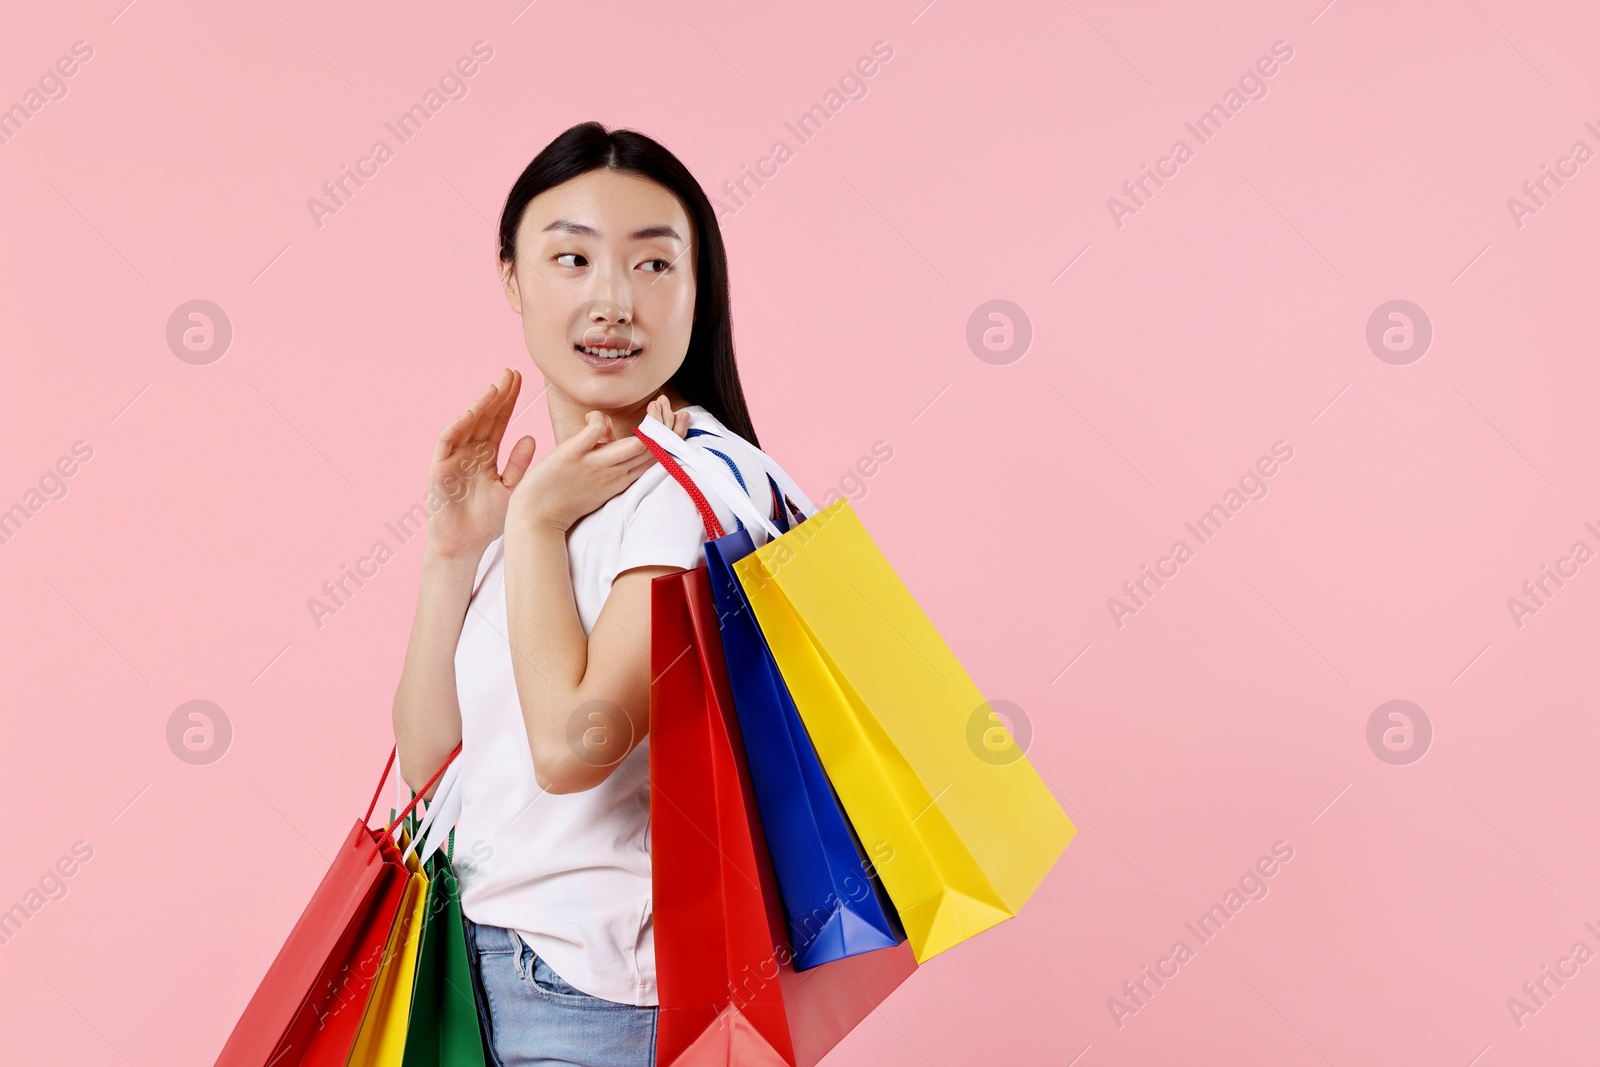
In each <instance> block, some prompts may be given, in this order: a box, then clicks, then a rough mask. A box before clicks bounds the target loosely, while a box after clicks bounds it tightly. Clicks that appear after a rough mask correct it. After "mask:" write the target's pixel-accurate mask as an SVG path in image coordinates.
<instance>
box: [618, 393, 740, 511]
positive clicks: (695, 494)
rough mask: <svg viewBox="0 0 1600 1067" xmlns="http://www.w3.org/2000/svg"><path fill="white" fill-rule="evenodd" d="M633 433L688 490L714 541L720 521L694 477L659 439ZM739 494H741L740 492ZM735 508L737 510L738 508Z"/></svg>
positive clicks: (673, 434)
mask: <svg viewBox="0 0 1600 1067" xmlns="http://www.w3.org/2000/svg"><path fill="white" fill-rule="evenodd" d="M645 417H646V418H647V419H648V418H650V416H648V415H647V416H645ZM657 425H659V426H661V428H662V429H663V430H666V432H667V434H668V435H669V436H670V437H672V438H673V439H674V440H677V439H678V435H677V434H675V433H673V432H672V431H671V430H667V428H666V426H665V425H664V424H662V423H661V422H660V420H657ZM633 433H634V436H635V437H637V438H639V440H641V441H643V442H644V447H646V448H648V449H649V450H650V454H651V455H653V456H655V457H656V459H657V461H659V462H660V464H661V465H662V466H663V467H665V468H666V469H667V473H668V474H670V475H672V478H673V480H674V481H675V482H677V483H678V484H679V485H681V486H683V488H684V489H685V490H686V491H687V492H688V494H689V498H690V499H691V500H693V501H694V506H695V510H697V511H699V512H700V520H701V521H702V522H704V523H705V525H706V538H707V539H708V540H712V541H715V540H716V539H717V538H719V537H721V536H722V522H721V520H720V519H718V518H717V513H716V512H715V511H712V510H711V505H710V504H709V503H708V502H707V501H706V498H705V494H703V493H702V492H700V487H699V486H697V485H696V484H695V483H694V479H693V478H691V477H689V475H688V474H686V473H685V472H684V469H683V468H682V467H681V466H679V465H678V461H677V459H675V458H674V457H673V454H672V453H671V452H670V451H668V450H667V448H666V446H665V445H663V444H662V443H661V442H660V441H658V440H656V439H654V438H652V437H650V436H647V435H646V434H642V433H640V432H639V431H638V430H634V431H633ZM740 495H741V496H743V494H742V493H741V494H740ZM735 510H736V511H737V510H738V509H735Z"/></svg>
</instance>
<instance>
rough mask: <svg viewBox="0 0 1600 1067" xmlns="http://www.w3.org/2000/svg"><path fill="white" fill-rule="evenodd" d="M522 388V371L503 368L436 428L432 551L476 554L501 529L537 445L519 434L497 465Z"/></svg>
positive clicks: (431, 476) (450, 554)
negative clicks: (464, 406) (463, 407)
mask: <svg viewBox="0 0 1600 1067" xmlns="http://www.w3.org/2000/svg"><path fill="white" fill-rule="evenodd" d="M521 389H522V373H521V372H520V371H514V370H510V369H507V370H506V372H505V373H504V374H502V375H501V376H500V380H499V381H498V382H496V383H495V384H494V385H491V386H489V388H488V389H486V390H484V391H483V392H482V393H481V394H479V396H478V398H477V399H476V400H474V401H473V402H472V406H471V407H469V408H467V410H466V411H464V412H462V413H461V414H460V415H458V416H456V418H455V419H454V420H453V421H452V422H451V423H450V424H449V425H448V426H446V427H445V428H444V430H443V431H441V432H440V434H439V440H438V443H437V444H436V445H435V446H434V449H433V459H432V461H431V462H430V463H429V465H428V488H429V491H430V492H429V497H430V505H429V507H430V514H429V516H428V550H429V551H430V552H432V553H433V554H434V555H435V556H437V557H440V558H442V559H459V558H466V557H472V558H474V559H476V558H479V557H481V556H482V555H483V550H484V549H485V548H487V547H488V546H489V543H490V542H491V541H493V540H494V539H495V538H497V537H499V536H500V535H501V534H502V533H504V532H505V527H506V502H507V501H508V500H510V499H511V490H513V489H515V488H516V487H517V483H518V482H520V481H522V476H523V475H524V474H526V473H528V466H529V464H531V463H532V462H533V452H534V448H535V443H534V440H533V438H532V437H523V438H522V439H521V440H519V441H518V442H517V443H516V444H515V445H514V446H512V449H511V454H510V455H509V456H507V457H506V465H505V469H504V470H503V471H497V470H496V463H497V460H498V458H499V455H500V442H501V439H502V438H503V437H504V436H505V432H506V424H507V423H508V422H510V421H511V413H512V411H513V410H514V409H515V408H516V406H517V394H518V393H519V392H520V391H521ZM434 502H438V503H439V506H438V507H433V506H432V505H433V503H434Z"/></svg>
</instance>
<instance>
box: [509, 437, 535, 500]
mask: <svg viewBox="0 0 1600 1067" xmlns="http://www.w3.org/2000/svg"><path fill="white" fill-rule="evenodd" d="M538 447H539V445H538V442H537V441H535V440H534V439H533V438H531V437H523V438H520V439H519V440H518V441H517V443H516V444H514V445H512V446H511V454H510V455H509V456H507V457H506V469H505V470H504V471H503V472H501V474H500V481H501V482H502V483H503V484H504V485H505V487H506V488H507V489H515V488H516V487H517V483H518V482H520V481H522V477H523V475H525V474H527V473H528V468H529V467H530V466H531V465H532V464H533V453H534V450H535V449H537V448H538Z"/></svg>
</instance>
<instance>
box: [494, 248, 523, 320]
mask: <svg viewBox="0 0 1600 1067" xmlns="http://www.w3.org/2000/svg"><path fill="white" fill-rule="evenodd" d="M497 262H498V263H499V264H500V286H501V288H502V289H504V290H505V294H506V303H508V304H510V305H511V310H512V311H515V312H516V313H517V314H518V315H520V314H522V287H521V285H519V284H518V282H517V272H516V270H515V269H514V268H513V265H512V264H510V263H508V262H506V261H505V260H503V259H502V260H498V261H497Z"/></svg>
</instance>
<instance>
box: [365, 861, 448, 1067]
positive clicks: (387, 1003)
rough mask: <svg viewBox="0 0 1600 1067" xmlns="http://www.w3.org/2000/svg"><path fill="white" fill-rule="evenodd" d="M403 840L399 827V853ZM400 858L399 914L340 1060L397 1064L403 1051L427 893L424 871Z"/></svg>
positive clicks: (370, 1066)
mask: <svg viewBox="0 0 1600 1067" xmlns="http://www.w3.org/2000/svg"><path fill="white" fill-rule="evenodd" d="M409 845H410V837H409V832H407V833H402V835H401V839H400V841H399V842H397V847H399V848H400V850H401V851H402V853H408V852H409ZM405 864H406V869H407V870H408V871H410V872H411V877H410V879H408V880H407V883H406V889H405V895H404V896H403V897H402V898H401V900H400V909H399V914H398V915H397V916H396V918H395V922H394V928H393V930H391V932H390V934H389V943H388V945H387V946H386V947H385V949H384V953H383V960H382V963H381V964H380V965H379V968H378V975H377V977H376V978H375V979H374V981H373V985H372V996H371V998H370V999H369V1000H368V1002H367V1010H366V1013H365V1015H364V1016H363V1017H362V1020H361V1029H360V1030H359V1031H358V1032H357V1034H356V1040H355V1045H354V1047H353V1048H352V1049H351V1051H350V1058H349V1059H348V1060H347V1061H346V1063H347V1067H401V1060H402V1058H403V1057H404V1055H405V1048H406V1028H407V1025H408V1023H409V1022H410V1019H411V991H412V984H413V982H414V980H415V978H416V973H417V949H418V946H419V944H420V939H421V934H422V916H423V908H424V907H425V906H426V905H427V899H428V877H427V875H425V874H423V873H422V865H421V864H420V863H419V862H418V861H417V859H416V857H415V856H410V855H407V856H406V859H405Z"/></svg>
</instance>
